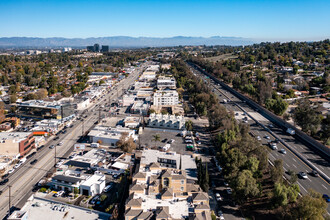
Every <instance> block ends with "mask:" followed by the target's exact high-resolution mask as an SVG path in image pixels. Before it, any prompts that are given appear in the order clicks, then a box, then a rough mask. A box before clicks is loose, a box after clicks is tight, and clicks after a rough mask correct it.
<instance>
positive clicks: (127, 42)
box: [0, 36, 255, 48]
mask: <svg viewBox="0 0 330 220" xmlns="http://www.w3.org/2000/svg"><path fill="white" fill-rule="evenodd" d="M95 43H98V44H100V45H109V46H110V47H115V48H120V47H126V48H127V47H164V46H165V47H166V46H180V45H182V46H184V45H192V46H196V45H232V46H238V45H249V44H253V43H255V42H254V41H252V40H251V39H247V38H240V37H218V36H216V37H209V38H205V37H182V36H177V37H170V38H156V37H126V36H116V37H98V38H85V39H83V38H58V37H53V38H34V37H2V38H0V47H2V48H4V47H5V48H8V47H9V48H15V47H35V48H44V47H65V46H69V47H86V46H87V45H93V44H95Z"/></svg>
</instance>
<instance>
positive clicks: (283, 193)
mask: <svg viewBox="0 0 330 220" xmlns="http://www.w3.org/2000/svg"><path fill="white" fill-rule="evenodd" d="M299 192H300V189H299V186H298V185H297V184H293V185H289V186H286V185H285V184H282V183H275V186H274V189H273V198H272V202H273V204H274V206H275V207H278V206H286V205H287V204H289V203H290V202H296V200H297V198H298V195H299Z"/></svg>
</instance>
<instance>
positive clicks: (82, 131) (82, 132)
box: [81, 121, 84, 136]
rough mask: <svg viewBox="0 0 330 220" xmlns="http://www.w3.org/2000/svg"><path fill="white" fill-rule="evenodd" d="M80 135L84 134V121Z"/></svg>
mask: <svg viewBox="0 0 330 220" xmlns="http://www.w3.org/2000/svg"><path fill="white" fill-rule="evenodd" d="M81 136H84V121H82V126H81Z"/></svg>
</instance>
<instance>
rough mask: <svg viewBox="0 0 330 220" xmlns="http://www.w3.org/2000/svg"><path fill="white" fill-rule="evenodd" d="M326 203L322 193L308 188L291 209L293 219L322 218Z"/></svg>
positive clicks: (313, 219)
mask: <svg viewBox="0 0 330 220" xmlns="http://www.w3.org/2000/svg"><path fill="white" fill-rule="evenodd" d="M326 208H327V203H326V201H325V200H324V199H323V198H322V195H321V194H320V193H318V192H316V191H314V190H309V192H308V194H307V195H304V196H302V197H301V198H300V199H299V200H298V202H297V206H296V207H294V208H293V209H292V216H293V218H294V219H304V220H318V219H324V217H323V215H324V214H326V212H327V211H326Z"/></svg>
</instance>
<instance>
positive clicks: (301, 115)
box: [293, 99, 321, 134]
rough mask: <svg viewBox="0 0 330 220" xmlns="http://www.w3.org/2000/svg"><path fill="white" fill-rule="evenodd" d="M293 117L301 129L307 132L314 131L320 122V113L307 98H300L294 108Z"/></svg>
mask: <svg viewBox="0 0 330 220" xmlns="http://www.w3.org/2000/svg"><path fill="white" fill-rule="evenodd" d="M293 119H294V121H295V123H296V124H297V125H299V126H300V127H301V129H302V131H304V132H307V133H310V134H311V133H316V131H317V129H318V128H319V126H320V123H321V117H320V114H318V112H317V111H316V110H315V108H314V107H313V106H311V105H310V102H309V100H308V99H303V100H300V101H299V103H298V106H297V107H296V108H295V110H294V114H293Z"/></svg>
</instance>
